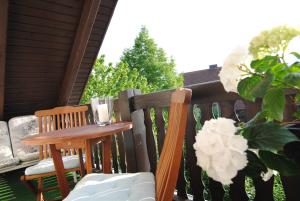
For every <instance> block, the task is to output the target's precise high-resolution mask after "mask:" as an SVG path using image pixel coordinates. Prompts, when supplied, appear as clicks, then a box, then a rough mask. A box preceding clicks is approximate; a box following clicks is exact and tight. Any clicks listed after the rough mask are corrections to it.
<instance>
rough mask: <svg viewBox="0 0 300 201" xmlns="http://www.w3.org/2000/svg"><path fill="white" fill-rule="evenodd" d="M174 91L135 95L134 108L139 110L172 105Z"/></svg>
mask: <svg viewBox="0 0 300 201" xmlns="http://www.w3.org/2000/svg"><path fill="white" fill-rule="evenodd" d="M172 92H173V90H171V91H161V92H156V93H149V94H142V95H138V96H135V97H134V109H135V110H138V109H144V108H147V107H168V106H170V99H171V94H172Z"/></svg>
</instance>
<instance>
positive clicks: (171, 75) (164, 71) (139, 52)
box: [121, 27, 183, 90]
mask: <svg viewBox="0 0 300 201" xmlns="http://www.w3.org/2000/svg"><path fill="white" fill-rule="evenodd" d="M121 61H122V62H123V63H126V64H128V66H129V68H130V69H131V70H134V69H136V70H137V71H138V72H139V73H140V74H141V75H142V76H144V77H145V78H146V79H147V81H148V84H149V85H150V86H151V88H152V89H153V90H158V89H170V88H174V87H178V86H182V84H183V77H182V76H181V75H177V74H176V72H175V62H174V59H172V58H171V59H169V58H167V56H166V53H165V52H164V50H163V49H162V48H159V47H158V46H157V44H156V43H155V42H154V40H153V39H152V38H150V36H149V33H148V30H147V29H146V28H145V27H142V29H141V31H140V33H139V34H138V36H137V38H136V39H135V43H134V45H133V47H132V48H129V49H126V50H125V51H124V52H123V56H122V57H121Z"/></svg>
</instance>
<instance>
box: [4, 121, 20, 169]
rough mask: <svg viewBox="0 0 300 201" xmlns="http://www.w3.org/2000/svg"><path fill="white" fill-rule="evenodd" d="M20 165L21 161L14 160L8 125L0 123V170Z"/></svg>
mask: <svg viewBox="0 0 300 201" xmlns="http://www.w3.org/2000/svg"><path fill="white" fill-rule="evenodd" d="M18 163H19V159H17V158H13V154H12V150H11V146H10V138H9V133H8V128H7V123H6V122H5V121H0V168H3V167H7V166H11V165H16V164H18Z"/></svg>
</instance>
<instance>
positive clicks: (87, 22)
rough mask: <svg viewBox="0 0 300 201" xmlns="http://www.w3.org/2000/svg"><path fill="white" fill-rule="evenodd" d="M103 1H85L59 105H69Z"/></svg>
mask: <svg viewBox="0 0 300 201" xmlns="http://www.w3.org/2000/svg"><path fill="white" fill-rule="evenodd" d="M100 3H101V0H85V1H84V5H83V9H82V13H81V18H80V22H79V24H78V28H77V33H76V36H75V40H74V44H73V47H72V51H71V54H70V57H69V61H68V64H67V67H66V70H65V75H64V78H63V81H62V85H61V91H60V94H59V97H58V105H66V104H68V100H69V98H70V96H71V93H72V88H73V85H74V83H75V81H76V77H77V74H78V71H79V68H80V64H81V61H82V59H83V56H84V53H85V50H86V47H87V43H88V41H89V38H90V34H91V31H92V28H93V25H94V22H95V20H96V17H97V13H98V10H99V7H100Z"/></svg>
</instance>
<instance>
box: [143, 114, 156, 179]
mask: <svg viewBox="0 0 300 201" xmlns="http://www.w3.org/2000/svg"><path fill="white" fill-rule="evenodd" d="M144 115H145V127H146V140H147V150H148V156H149V162H150V171H151V172H152V173H153V174H155V172H156V165H157V156H156V153H157V152H156V146H155V140H154V135H153V130H152V120H151V114H150V109H148V108H147V109H144Z"/></svg>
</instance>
